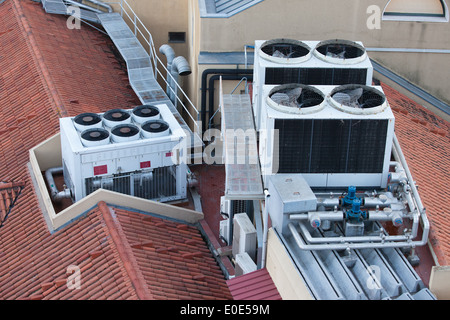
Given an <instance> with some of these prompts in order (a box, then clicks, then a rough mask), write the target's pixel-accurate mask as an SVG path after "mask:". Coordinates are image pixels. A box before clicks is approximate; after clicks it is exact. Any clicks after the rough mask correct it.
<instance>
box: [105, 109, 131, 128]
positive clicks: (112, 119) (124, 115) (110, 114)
mask: <svg viewBox="0 0 450 320" xmlns="http://www.w3.org/2000/svg"><path fill="white" fill-rule="evenodd" d="M103 122H104V123H105V125H106V126H107V127H110V128H112V127H114V126H116V125H118V124H125V123H130V122H131V116H130V114H129V113H128V112H127V111H125V110H122V109H112V110H109V111H106V112H105V113H104V114H103Z"/></svg>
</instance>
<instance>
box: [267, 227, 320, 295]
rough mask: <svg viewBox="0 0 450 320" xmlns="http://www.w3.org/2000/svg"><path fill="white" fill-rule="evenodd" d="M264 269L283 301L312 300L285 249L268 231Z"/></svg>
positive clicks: (271, 230) (272, 232)
mask: <svg viewBox="0 0 450 320" xmlns="http://www.w3.org/2000/svg"><path fill="white" fill-rule="evenodd" d="M266 261H267V263H266V268H267V271H268V272H269V274H270V276H271V277H272V280H273V282H274V283H275V285H276V287H277V289H278V292H279V293H280V295H281V298H282V299H283V300H313V297H312V296H311V294H310V293H309V291H308V289H307V287H306V285H305V283H304V282H303V279H302V278H301V276H300V273H299V271H298V270H297V269H296V267H295V265H294V263H293V262H292V260H291V258H290V257H289V254H288V253H287V251H286V248H285V247H284V245H283V244H282V243H281V241H280V239H279V238H278V237H277V235H276V234H275V231H274V230H273V229H272V228H271V229H269V234H268V238H267V260H266Z"/></svg>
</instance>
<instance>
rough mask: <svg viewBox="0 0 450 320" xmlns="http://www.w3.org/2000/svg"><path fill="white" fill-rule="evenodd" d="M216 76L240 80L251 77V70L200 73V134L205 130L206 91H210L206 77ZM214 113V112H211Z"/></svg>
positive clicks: (217, 70) (215, 70) (221, 70)
mask: <svg viewBox="0 0 450 320" xmlns="http://www.w3.org/2000/svg"><path fill="white" fill-rule="evenodd" d="M211 74H218V75H240V76H241V78H242V77H243V76H247V75H253V70H252V69H245V70H244V69H206V70H204V71H203V72H202V86H201V92H202V95H201V120H202V132H204V131H205V130H206V123H207V122H206V91H207V90H210V89H208V88H207V82H208V75H211ZM213 113H214V111H213ZM210 116H212V114H210Z"/></svg>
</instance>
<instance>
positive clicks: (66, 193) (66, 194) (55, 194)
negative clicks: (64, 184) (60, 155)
mask: <svg viewBox="0 0 450 320" xmlns="http://www.w3.org/2000/svg"><path fill="white" fill-rule="evenodd" d="M62 172H63V168H62V167H56V168H50V169H48V170H46V171H45V178H46V179H47V183H48V186H49V188H50V196H51V198H52V200H53V201H56V202H59V201H62V200H63V199H70V198H71V197H72V192H71V190H70V189H68V188H64V190H63V191H59V190H58V188H57V187H56V184H55V179H54V178H53V175H55V174H60V173H62Z"/></svg>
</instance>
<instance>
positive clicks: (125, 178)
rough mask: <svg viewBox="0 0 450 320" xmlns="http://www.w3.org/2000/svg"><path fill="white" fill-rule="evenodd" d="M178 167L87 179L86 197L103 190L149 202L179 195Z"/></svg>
mask: <svg viewBox="0 0 450 320" xmlns="http://www.w3.org/2000/svg"><path fill="white" fill-rule="evenodd" d="M176 170H177V167H176V166H169V167H161V168H155V169H154V170H153V171H150V170H149V171H138V172H128V173H122V174H116V175H113V176H103V177H97V178H95V177H93V178H87V179H85V184H86V195H89V194H91V193H92V192H94V191H96V190H98V189H100V188H102V189H106V190H111V191H115V192H119V193H123V194H128V195H131V196H135V197H139V198H144V199H148V200H161V199H167V198H171V197H174V196H176V195H177V184H176Z"/></svg>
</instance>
